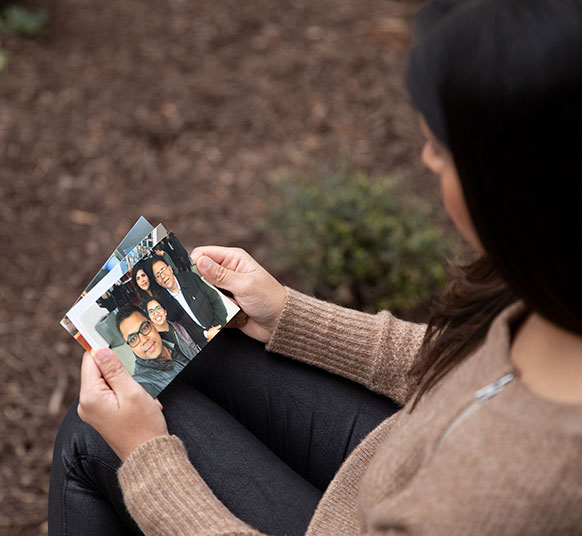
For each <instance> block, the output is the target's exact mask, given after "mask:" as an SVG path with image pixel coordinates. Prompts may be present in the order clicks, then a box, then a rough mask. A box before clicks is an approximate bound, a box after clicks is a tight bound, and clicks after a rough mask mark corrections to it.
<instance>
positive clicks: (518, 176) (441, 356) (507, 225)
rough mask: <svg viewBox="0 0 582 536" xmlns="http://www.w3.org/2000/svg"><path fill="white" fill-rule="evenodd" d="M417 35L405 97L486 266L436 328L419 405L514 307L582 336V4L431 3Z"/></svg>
mask: <svg viewBox="0 0 582 536" xmlns="http://www.w3.org/2000/svg"><path fill="white" fill-rule="evenodd" d="M417 30H418V32H419V36H418V38H419V40H418V44H417V45H416V46H415V48H414V49H413V51H412V53H411V56H410V61H409V66H408V72H407V85H408V90H409V93H410V96H411V98H412V101H413V103H414V105H415V107H416V108H417V109H418V110H419V112H420V113H421V114H422V116H423V117H424V119H425V120H426V122H427V124H428V126H429V128H430V129H431V131H432V132H433V134H434V135H435V136H436V137H437V138H438V139H439V141H441V142H442V143H443V144H444V145H445V146H446V147H448V149H449V150H450V152H451V154H452V157H453V161H454V163H455V166H456V169H457V172H458V175H459V179H460V182H461V185H462V189H463V193H464V197H465V201H466V203H467V207H468V209H469V213H470V215H471V219H472V222H473V225H474V226H475V229H476V231H477V234H478V236H479V239H480V241H481V243H482V244H483V247H484V248H485V251H486V252H487V256H488V258H487V259H485V258H483V259H480V260H479V261H477V262H476V263H474V264H472V265H470V266H468V267H466V268H465V269H463V270H462V271H460V272H459V274H457V277H456V278H455V280H454V281H453V283H452V284H451V286H450V288H449V289H448V292H447V294H446V295H445V296H444V298H443V301H442V303H441V305H440V307H439V308H438V309H437V310H436V311H435V314H434V316H433V318H432V319H431V321H430V322H429V329H428V331H427V336H426V339H425V343H424V344H423V348H422V349H421V353H420V356H419V359H418V360H417V363H416V366H415V367H414V369H413V371H412V372H413V374H417V375H418V377H419V379H420V391H419V395H418V397H420V396H422V393H424V392H425V391H426V390H427V389H430V388H431V387H432V386H433V385H434V384H435V383H436V382H437V381H438V380H439V379H440V378H442V377H443V376H444V375H445V374H446V373H447V372H448V371H450V370H451V369H452V368H453V367H454V366H455V365H456V364H458V363H459V362H460V361H462V359H464V358H465V357H466V356H467V355H468V354H469V353H470V352H471V351H472V350H473V349H474V348H476V347H477V346H478V345H479V344H480V342H481V341H482V340H483V337H484V335H485V333H486V332H487V329H488V327H489V325H490V323H491V321H492V319H493V318H494V317H495V316H496V315H497V314H498V312H499V311H500V310H501V309H503V308H504V307H505V306H506V305H507V304H509V303H511V302H512V301H514V300H515V299H517V298H519V299H521V300H523V301H524V302H525V304H526V307H527V308H528V310H530V311H536V312H537V313H539V314H540V315H542V316H543V317H545V318H546V319H548V320H549V321H551V322H552V323H554V324H556V325H558V326H560V327H562V328H564V329H566V330H568V331H571V332H573V333H577V334H581V333H582V312H581V310H580V303H581V299H582V290H581V289H582V285H580V282H579V281H578V276H579V273H580V263H579V261H575V258H576V257H577V251H576V250H577V249H579V245H580V233H581V230H582V226H581V225H580V218H579V216H578V211H579V207H580V205H581V202H582V198H581V192H582V188H580V185H579V184H578V182H579V178H580V176H581V175H582V159H581V158H580V147H581V146H582V97H581V96H582V0H552V1H547V0H512V1H511V2H507V0H466V1H463V0H457V1H452V0H448V1H444V0H441V1H434V2H432V3H431V4H429V6H428V7H427V8H425V9H424V10H423V12H421V14H420V15H419V18H418V24H417ZM417 400H418V398H417Z"/></svg>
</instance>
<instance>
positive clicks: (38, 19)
mask: <svg viewBox="0 0 582 536" xmlns="http://www.w3.org/2000/svg"><path fill="white" fill-rule="evenodd" d="M47 20H48V13H47V11H46V9H40V10H38V11H31V10H30V9H27V8H24V7H19V6H16V5H10V6H8V7H6V8H4V9H1V10H0V72H1V71H2V70H3V69H4V68H5V67H6V66H7V65H8V61H9V59H10V55H9V53H8V52H7V51H6V50H4V49H3V48H2V46H1V45H2V42H1V38H2V35H6V34H18V35H22V36H24V37H38V36H39V35H40V33H41V32H42V30H43V28H44V26H45V24H46V22H47Z"/></svg>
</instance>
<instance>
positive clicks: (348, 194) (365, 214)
mask: <svg viewBox="0 0 582 536" xmlns="http://www.w3.org/2000/svg"><path fill="white" fill-rule="evenodd" d="M270 206H271V207H273V208H272V209H270V211H269V213H268V215H267V217H266V220H265V226H266V227H267V228H268V229H269V231H270V233H271V236H272V240H273V242H274V247H273V248H272V250H271V255H272V265H276V266H277V269H278V270H286V269H289V270H291V271H293V272H294V273H296V274H297V275H298V276H299V277H300V279H301V283H302V286H303V290H304V291H305V292H310V293H314V294H315V295H316V296H319V297H322V298H325V299H330V300H332V301H334V302H336V303H341V304H343V305H347V306H352V307H358V308H363V309H367V310H377V309H381V308H392V309H398V310H401V311H402V310H410V309H412V308H414V307H417V306H418V305H420V304H422V303H423V302H424V301H426V300H427V298H429V297H430V296H431V294H433V293H434V291H435V290H436V289H437V288H438V287H439V286H441V285H442V284H443V283H444V282H445V280H446V270H445V263H444V255H445V253H446V251H447V249H448V247H449V246H450V238H449V237H448V236H447V234H446V233H445V232H444V231H443V227H444V226H443V225H442V221H440V222H439V217H438V216H437V215H436V214H435V211H434V210H433V209H432V208H431V206H430V204H429V203H427V202H424V201H422V200H421V199H419V198H417V197H412V196H410V195H406V194H405V193H404V190H403V188H402V184H401V183H400V181H398V180H396V179H390V178H382V179H372V178H370V177H368V176H366V175H364V174H362V173H354V172H352V171H350V169H349V167H348V166H343V167H342V169H340V171H339V172H338V173H337V174H335V175H331V176H327V177H318V178H313V179H311V180H308V179H306V178H304V177H303V178H301V177H288V178H284V179H282V180H281V181H279V182H278V183H277V185H276V192H275V194H274V202H272V203H270ZM439 206H440V205H439Z"/></svg>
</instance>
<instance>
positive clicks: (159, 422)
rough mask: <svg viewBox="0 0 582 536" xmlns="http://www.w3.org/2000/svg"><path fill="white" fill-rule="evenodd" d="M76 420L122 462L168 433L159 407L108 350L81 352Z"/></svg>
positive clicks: (158, 403) (156, 401) (157, 402)
mask: <svg viewBox="0 0 582 536" xmlns="http://www.w3.org/2000/svg"><path fill="white" fill-rule="evenodd" d="M77 412H78V413H79V417H81V419H82V420H84V421H85V422H86V423H87V424H90V425H91V426H92V427H93V428H95V430H97V432H99V433H100V434H101V436H102V437H103V439H105V441H107V443H108V444H109V446H110V447H111V448H112V449H113V450H114V451H115V454H117V455H118V456H119V458H120V459H121V461H124V460H125V459H126V458H127V457H128V456H129V455H130V454H131V453H132V452H133V451H134V450H135V449H136V448H137V447H139V446H140V445H141V444H143V443H146V442H147V441H149V440H150V439H153V438H154V437H157V436H161V435H165V434H167V433H168V428H167V426H166V420H165V419H164V416H163V414H162V405H161V404H160V402H159V401H158V400H157V399H156V400H154V399H153V398H152V397H151V396H150V395H149V394H148V393H146V391H145V390H144V389H143V387H142V386H141V385H139V383H137V382H136V381H135V380H134V379H133V378H132V377H131V376H130V375H129V373H128V372H127V370H125V368H124V366H123V364H122V363H121V361H120V359H119V357H117V355H115V353H114V352H113V351H112V350H109V349H107V348H101V349H99V350H97V351H96V352H95V357H93V356H92V355H91V354H89V353H87V352H85V355H83V365H82V366H81V394H80V395H79V407H78V408H77Z"/></svg>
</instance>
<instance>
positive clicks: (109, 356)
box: [93, 348, 131, 391]
mask: <svg viewBox="0 0 582 536" xmlns="http://www.w3.org/2000/svg"><path fill="white" fill-rule="evenodd" d="M93 357H94V358H95V363H97V367H98V368H99V370H100V371H101V375H102V376H103V378H104V379H105V381H106V382H107V383H108V384H109V387H111V388H112V389H113V390H114V391H116V390H117V388H118V387H121V386H122V385H123V384H124V383H126V382H127V381H128V380H131V376H130V375H129V372H127V370H126V369H125V367H124V366H123V363H122V362H121V359H119V357H117V355H116V354H115V352H113V351H112V350H110V349H109V348H100V349H99V350H97V351H96V352H95V353H94V354H93Z"/></svg>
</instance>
